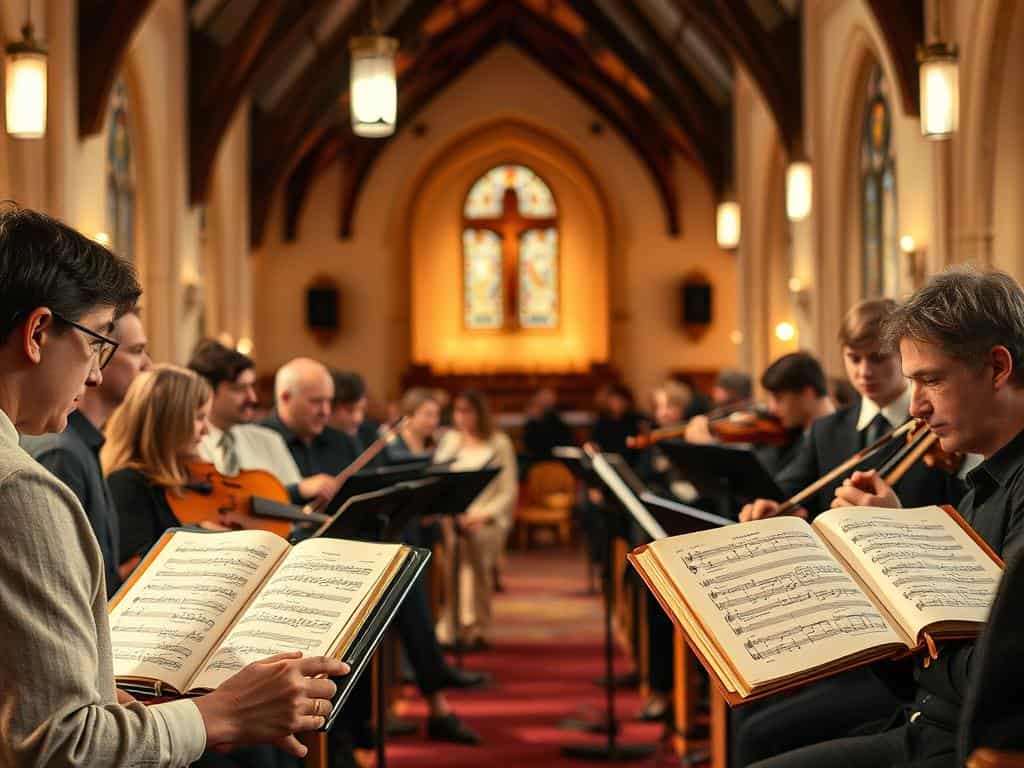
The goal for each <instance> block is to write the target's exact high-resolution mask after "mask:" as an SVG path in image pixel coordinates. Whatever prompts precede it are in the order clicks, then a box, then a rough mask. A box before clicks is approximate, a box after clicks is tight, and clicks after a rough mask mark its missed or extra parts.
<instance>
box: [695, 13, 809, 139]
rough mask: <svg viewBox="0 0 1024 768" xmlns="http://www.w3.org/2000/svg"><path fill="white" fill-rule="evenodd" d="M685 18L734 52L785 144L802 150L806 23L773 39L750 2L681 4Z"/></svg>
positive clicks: (791, 21) (795, 20)
mask: <svg viewBox="0 0 1024 768" xmlns="http://www.w3.org/2000/svg"><path fill="white" fill-rule="evenodd" d="M676 6H677V8H678V9H679V12H680V13H681V14H682V15H683V17H684V18H686V19H690V20H692V21H693V22H695V23H696V25H697V26H698V27H699V29H700V30H701V32H702V33H703V34H704V35H705V36H707V37H709V38H710V39H712V40H714V41H715V42H717V43H718V45H719V46H721V47H722V48H724V49H725V50H727V51H729V52H730V53H731V54H732V56H733V57H734V58H735V59H736V60H737V61H738V62H739V63H740V64H741V65H742V66H743V68H744V69H746V70H747V72H748V73H749V74H750V76H751V77H752V78H753V79H754V81H755V82H756V83H757V86H758V89H759V90H760V92H761V95H762V96H763V97H764V99H765V101H766V103H767V104H768V108H769V110H770V111H771V113H772V117H773V118H774V119H775V124H776V126H777V127H778V129H779V136H780V137H781V139H782V143H783V145H784V146H785V147H786V149H787V150H788V151H789V152H790V153H791V154H792V153H794V152H797V151H799V148H800V146H801V143H802V134H803V76H802V67H801V40H800V19H799V17H797V16H793V17H790V18H788V19H787V20H786V21H785V22H783V23H782V24H780V25H779V26H778V27H777V28H776V29H775V30H774V31H773V32H772V33H771V34H769V33H768V32H767V31H766V30H765V29H764V28H763V27H762V26H761V22H760V21H759V20H758V18H757V16H756V15H755V14H754V13H753V12H752V11H751V10H750V8H749V6H748V5H747V4H746V3H745V2H736V1H735V0H706V2H697V3H687V2H685V1H684V0H676Z"/></svg>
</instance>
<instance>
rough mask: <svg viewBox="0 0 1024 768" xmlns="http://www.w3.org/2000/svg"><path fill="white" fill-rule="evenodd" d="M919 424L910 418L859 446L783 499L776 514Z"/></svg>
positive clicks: (794, 506) (811, 494)
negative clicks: (837, 463) (840, 462)
mask: <svg viewBox="0 0 1024 768" xmlns="http://www.w3.org/2000/svg"><path fill="white" fill-rule="evenodd" d="M919 426H920V422H919V421H918V420H917V419H910V420H908V421H907V422H906V423H905V424H903V425H901V426H899V427H896V429H894V430H892V431H891V432H889V433H888V434H885V435H882V436H881V437H880V438H878V439H877V440H875V442H873V443H872V444H871V445H868V446H865V447H864V448H861V449H860V450H859V451H857V452H856V453H855V454H853V456H851V457H850V458H848V459H847V460H846V461H844V462H843V463H842V464H840V465H839V466H838V467H836V468H835V469H833V470H831V471H829V472H826V473H825V474H824V475H822V476H821V477H819V478H818V479H817V480H815V481H814V482H813V483H811V484H810V485H809V486H807V487H806V488H804V489H803V490H802V491H800V492H799V493H798V494H796V495H795V496H793V497H792V498H789V499H787V500H786V501H784V502H783V503H782V504H781V505H780V506H779V511H778V513H777V514H780V515H784V514H786V513H788V512H792V511H793V510H794V509H795V508H796V507H799V506H800V502H802V501H803V500H804V499H807V498H809V497H810V496H813V495H814V494H816V493H817V492H818V491H820V490H821V489H822V488H824V487H825V486H826V485H828V484H829V483H831V482H832V481H833V480H835V479H836V478H837V477H839V476H840V475H843V474H845V473H847V472H849V471H850V470H851V469H853V468H854V467H856V466H857V465H858V464H860V463H861V462H862V461H864V460H865V459H867V458H869V457H870V456H872V455H874V454H875V453H876V452H877V451H878V450H879V449H880V448H882V447H883V446H885V445H887V444H888V443H890V442H891V441H892V440H894V439H896V438H897V437H900V436H901V435H905V434H907V432H910V431H911V430H912V429H914V428H915V427H919Z"/></svg>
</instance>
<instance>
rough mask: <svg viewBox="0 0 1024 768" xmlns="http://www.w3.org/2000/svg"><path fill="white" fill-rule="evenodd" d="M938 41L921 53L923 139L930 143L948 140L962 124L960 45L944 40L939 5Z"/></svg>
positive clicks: (918, 57) (924, 48)
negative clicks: (930, 140) (958, 47)
mask: <svg viewBox="0 0 1024 768" xmlns="http://www.w3.org/2000/svg"><path fill="white" fill-rule="evenodd" d="M932 15H933V17H934V19H935V34H934V38H935V39H934V40H933V41H932V42H931V43H928V45H925V46H921V47H919V48H918V49H917V61H918V76H919V78H920V80H919V83H920V89H921V104H920V107H921V135H922V136H924V137H925V138H926V139H934V140H941V139H948V138H949V137H950V136H952V135H953V134H954V133H956V130H957V126H958V125H959V122H960V64H959V61H958V59H959V51H958V50H957V47H956V45H949V44H948V43H946V42H944V41H943V40H942V31H941V29H940V27H939V17H940V16H941V13H940V9H939V6H938V3H936V4H935V7H934V12H933V14H932Z"/></svg>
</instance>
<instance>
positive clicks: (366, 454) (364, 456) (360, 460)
mask: <svg viewBox="0 0 1024 768" xmlns="http://www.w3.org/2000/svg"><path fill="white" fill-rule="evenodd" d="M404 424H405V416H403V417H402V418H400V419H399V420H398V421H396V422H395V423H394V424H392V425H391V426H390V427H388V428H387V429H386V430H385V431H384V432H383V433H382V434H381V435H380V436H379V437H378V438H377V439H376V440H374V441H373V442H372V443H370V445H369V447H368V448H367V449H366V450H365V451H363V452H362V453H361V454H359V455H358V456H357V457H356V460H355V461H353V462H352V463H351V464H349V465H348V466H347V467H345V468H344V469H343V470H341V472H339V473H338V474H337V475H335V477H334V479H335V480H337V481H338V490H339V491H340V490H341V488H342V486H343V485H345V483H346V482H348V479H349V478H350V477H352V475H354V474H355V473H356V472H358V471H359V470H361V469H363V468H364V467H366V465H367V464H369V463H370V462H371V461H373V460H374V459H375V458H377V454H379V453H380V452H381V451H383V450H384V448H385V447H387V444H388V443H390V442H391V441H392V440H394V439H395V435H397V434H398V430H400V429H401V428H402V426H403V425H404ZM324 504H325V502H320V503H319V504H314V503H313V502H309V503H308V504H306V506H304V507H303V508H302V512H303V513H304V514H307V515H308V514H310V513H311V512H317V511H319V509H320V507H322V506H324Z"/></svg>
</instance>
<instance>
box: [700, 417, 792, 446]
mask: <svg viewBox="0 0 1024 768" xmlns="http://www.w3.org/2000/svg"><path fill="white" fill-rule="evenodd" d="M708 430H709V431H710V432H711V435H712V436H713V437H714V438H716V439H717V440H718V441H719V442H722V443H751V444H753V445H775V446H782V445H786V444H787V443H789V442H790V440H792V438H793V436H792V430H789V429H786V427H785V426H784V425H783V423H782V422H781V421H779V418H778V417H777V416H776V415H775V414H773V413H769V412H767V411H761V410H747V411H733V412H732V413H730V414H729V415H728V416H722V417H720V418H718V419H712V420H710V421H708Z"/></svg>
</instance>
